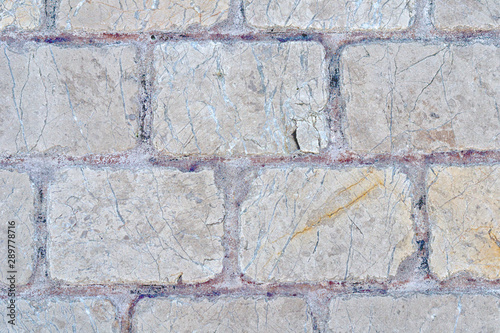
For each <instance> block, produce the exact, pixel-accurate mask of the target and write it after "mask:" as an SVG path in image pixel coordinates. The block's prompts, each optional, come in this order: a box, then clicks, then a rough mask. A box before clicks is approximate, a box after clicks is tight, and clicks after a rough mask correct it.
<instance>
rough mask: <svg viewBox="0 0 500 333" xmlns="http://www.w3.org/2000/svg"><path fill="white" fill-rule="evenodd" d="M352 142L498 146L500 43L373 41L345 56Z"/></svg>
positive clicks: (394, 147) (390, 146) (363, 145)
mask: <svg viewBox="0 0 500 333" xmlns="http://www.w3.org/2000/svg"><path fill="white" fill-rule="evenodd" d="M342 71H343V73H342V82H343V88H342V95H343V97H344V100H345V104H346V114H347V119H348V124H347V125H346V137H347V140H348V143H349V145H350V148H351V149H353V150H356V151H362V152H367V151H369V152H394V153H397V152H406V151H410V150H417V151H422V152H431V151H447V150H460V149H478V150H484V149H498V148H500V135H499V134H500V121H499V116H498V106H497V104H498V103H497V101H498V100H500V79H499V74H498V73H500V48H498V47H495V46H493V45H482V44H477V43H476V44H471V45H465V46H464V45H423V44H416V43H408V44H373V45H362V46H354V47H348V48H347V49H346V50H345V51H344V53H343V55H342Z"/></svg>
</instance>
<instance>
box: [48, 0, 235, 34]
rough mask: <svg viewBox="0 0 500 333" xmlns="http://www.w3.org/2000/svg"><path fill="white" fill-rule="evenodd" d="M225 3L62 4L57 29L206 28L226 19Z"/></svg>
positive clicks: (112, 0) (71, 0)
mask: <svg viewBox="0 0 500 333" xmlns="http://www.w3.org/2000/svg"><path fill="white" fill-rule="evenodd" d="M228 8H229V0H221V1H207V0H145V1H120V0H101V1H80V0H62V1H61V5H60V9H59V16H58V21H57V24H58V26H59V28H60V29H68V30H71V29H78V30H80V29H85V30H94V31H103V30H106V31H143V30H152V29H158V30H164V29H169V30H171V29H184V28H187V27H189V26H191V25H201V26H210V25H213V24H215V23H219V22H221V21H222V20H224V19H226V18H227V12H228Z"/></svg>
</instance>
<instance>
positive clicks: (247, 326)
mask: <svg viewBox="0 0 500 333" xmlns="http://www.w3.org/2000/svg"><path fill="white" fill-rule="evenodd" d="M134 328H135V331H136V332H144V333H146V332H166V331H168V332H312V320H311V317H310V315H309V309H308V307H307V305H306V303H305V302H304V301H303V300H302V299H299V298H287V297H283V298H276V299H270V300H267V299H242V298H240V299H235V298H221V299H218V300H215V301H208V300H202V301H193V300H190V299H181V298H179V299H175V300H166V299H143V300H141V301H140V302H139V303H138V305H137V307H136V310H135V314H134Z"/></svg>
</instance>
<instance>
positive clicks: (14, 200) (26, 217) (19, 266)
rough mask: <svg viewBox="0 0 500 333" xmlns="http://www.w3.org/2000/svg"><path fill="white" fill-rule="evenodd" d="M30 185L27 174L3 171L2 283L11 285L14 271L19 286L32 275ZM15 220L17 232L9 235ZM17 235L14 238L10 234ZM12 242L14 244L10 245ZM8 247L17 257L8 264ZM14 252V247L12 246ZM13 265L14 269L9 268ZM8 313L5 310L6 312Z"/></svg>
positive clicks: (0, 174) (0, 183)
mask: <svg viewBox="0 0 500 333" xmlns="http://www.w3.org/2000/svg"><path fill="white" fill-rule="evenodd" d="M33 195H34V193H33V189H32V187H31V182H30V179H29V176H28V175H27V174H22V173H19V172H17V171H6V170H0V232H1V236H0V247H1V248H2V249H3V255H2V256H1V258H0V265H1V266H0V274H1V278H2V279H1V283H3V284H10V283H9V281H7V278H8V277H9V276H10V275H11V274H8V273H7V271H12V270H15V271H17V273H16V274H15V276H16V285H17V286H19V285H21V284H26V283H27V282H28V279H29V278H30V276H31V274H32V272H33V262H34V256H35V248H34V231H35V228H34V221H33V217H34V216H33V213H34V206H33V205H34V197H33ZM9 221H14V222H15V228H11V230H14V231H15V232H14V233H12V232H8V231H7V230H8V222H9ZM13 234H15V238H12V237H11V238H9V235H13ZM8 239H11V240H13V241H14V243H13V242H10V243H9V242H8ZM8 244H10V245H11V246H15V249H14V250H15V254H14V256H15V258H10V259H11V260H14V262H12V261H8V260H9V258H8V248H9V247H8ZM10 248H11V249H12V247H10ZM9 264H14V265H15V268H14V269H11V268H9ZM4 313H5V311H4Z"/></svg>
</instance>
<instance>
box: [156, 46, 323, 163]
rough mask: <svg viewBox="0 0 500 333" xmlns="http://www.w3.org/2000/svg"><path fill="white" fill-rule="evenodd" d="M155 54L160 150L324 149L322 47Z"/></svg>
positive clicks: (172, 49)
mask: <svg viewBox="0 0 500 333" xmlns="http://www.w3.org/2000/svg"><path fill="white" fill-rule="evenodd" d="M155 56H156V59H155V69H156V71H157V81H156V84H157V86H158V88H159V90H160V91H159V94H158V102H157V103H158V104H157V107H156V109H155V112H154V119H155V120H154V132H155V133H154V144H155V146H156V147H157V148H158V149H160V150H162V151H165V152H167V153H169V154H182V155H191V154H199V155H243V154H270V153H274V154H279V155H284V154H289V153H291V152H294V151H296V150H298V149H300V150H301V151H303V152H318V151H319V149H320V148H323V147H326V145H327V132H326V131H327V124H326V114H325V112H323V108H324V106H325V104H326V100H327V88H326V87H327V73H326V65H325V62H324V61H323V58H324V50H323V47H322V46H321V45H320V44H317V43H314V42H310V43H303V42H290V43H282V44H276V43H251V44H249V43H234V44H228V45H224V44H221V43H213V42H199V43H197V42H196V43H168V44H163V45H161V46H159V47H157V48H156V51H155ZM297 142H298V145H297Z"/></svg>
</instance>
